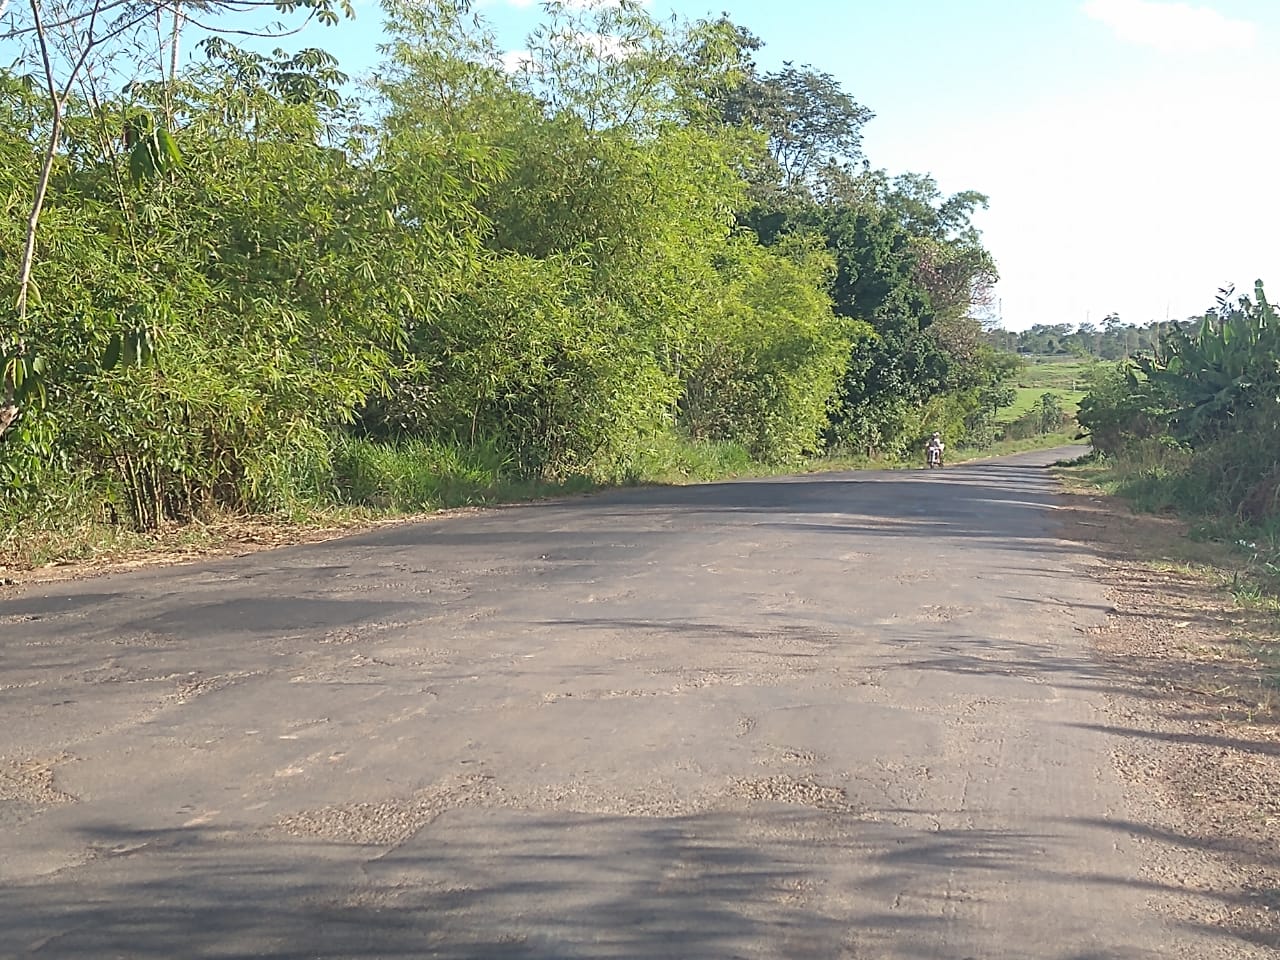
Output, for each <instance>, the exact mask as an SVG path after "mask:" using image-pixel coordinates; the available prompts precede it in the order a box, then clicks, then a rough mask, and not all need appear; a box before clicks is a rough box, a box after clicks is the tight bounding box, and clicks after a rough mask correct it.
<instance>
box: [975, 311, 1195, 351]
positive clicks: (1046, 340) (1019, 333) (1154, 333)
mask: <svg viewBox="0 0 1280 960" xmlns="http://www.w3.org/2000/svg"><path fill="white" fill-rule="evenodd" d="M1198 323H1199V319H1192V320H1159V321H1155V320H1153V321H1152V322H1151V323H1148V324H1146V325H1145V326H1139V325H1137V324H1131V323H1124V322H1123V321H1121V320H1120V318H1119V317H1117V316H1116V315H1115V314H1111V315H1109V316H1107V317H1106V318H1104V319H1103V321H1102V323H1101V324H1096V323H1081V324H1078V325H1072V324H1069V323H1054V324H1046V323H1038V324H1036V325H1035V326H1033V327H1031V328H1030V329H1028V330H1005V329H1002V328H1000V327H997V328H996V329H994V330H989V331H988V332H987V340H988V342H989V343H990V344H991V346H993V347H995V348H996V349H997V350H1004V351H1008V352H1009V353H1017V354H1022V355H1024V356H1044V357H1052V356H1088V357H1097V358H1098V359H1100V360H1123V359H1124V358H1125V357H1135V356H1138V355H1141V354H1151V355H1154V354H1156V353H1158V352H1159V350H1160V344H1161V342H1162V339H1163V338H1164V336H1165V335H1166V334H1168V333H1169V332H1170V331H1172V330H1176V329H1183V330H1185V329H1189V328H1191V327H1194V326H1195V325H1196V324H1198Z"/></svg>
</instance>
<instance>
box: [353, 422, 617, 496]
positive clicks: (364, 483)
mask: <svg viewBox="0 0 1280 960" xmlns="http://www.w3.org/2000/svg"><path fill="white" fill-rule="evenodd" d="M333 477H334V494H335V499H336V501H337V503H338V504H340V505H344V506H364V507H371V508H374V509H376V510H379V511H385V512H389V513H415V512H420V511H423V510H436V509H442V508H448V507H463V506H479V505H483V504H489V503H498V502H502V501H510V500H521V499H528V498H531V497H536V496H540V495H545V494H549V493H557V492H560V493H566V492H575V491H581V490H585V489H589V488H590V487H591V486H593V481H592V480H591V479H590V478H588V477H573V478H570V479H568V480H566V481H564V482H561V483H555V484H551V483H543V482H539V481H536V480H522V479H520V478H519V477H518V470H517V464H516V462H515V459H514V457H512V456H511V455H510V454H509V453H508V452H507V451H506V450H504V449H503V448H502V447H501V446H500V445H499V444H497V443H494V442H491V441H481V442H478V443H474V444H465V445H464V444H448V443H440V442H436V441H430V440H419V439H406V440H400V441H395V442H385V441H376V440H369V439H364V438H355V437H346V438H343V439H341V440H339V441H338V443H337V446H336V448H335V450H334V455H333Z"/></svg>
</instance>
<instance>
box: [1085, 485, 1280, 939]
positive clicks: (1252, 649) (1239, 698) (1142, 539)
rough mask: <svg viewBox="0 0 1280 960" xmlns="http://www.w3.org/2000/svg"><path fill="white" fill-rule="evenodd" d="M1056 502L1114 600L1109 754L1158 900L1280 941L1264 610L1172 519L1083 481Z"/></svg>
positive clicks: (1277, 747)
mask: <svg viewBox="0 0 1280 960" xmlns="http://www.w3.org/2000/svg"><path fill="white" fill-rule="evenodd" d="M1060 516H1061V517H1062V519H1063V531H1062V536H1063V537H1064V538H1065V539H1068V540H1070V541H1073V542H1076V543H1079V544H1081V545H1082V546H1084V547H1085V548H1087V550H1088V551H1089V553H1090V555H1091V556H1093V557H1094V561H1093V563H1092V564H1091V569H1090V573H1091V575H1092V576H1093V577H1094V578H1096V579H1097V580H1098V581H1100V582H1101V583H1102V584H1103V585H1104V587H1105V590H1106V595H1107V599H1108V603H1109V604H1110V608H1109V610H1108V611H1107V617H1106V621H1105V623H1104V624H1103V625H1101V626H1099V627H1096V628H1093V629H1091V630H1090V631H1089V633H1090V640H1091V643H1092V646H1093V649H1094V651H1095V654H1096V656H1097V657H1098V658H1099V659H1100V660H1101V662H1102V663H1103V664H1104V665H1105V666H1106V668H1107V670H1108V672H1109V674H1110V675H1111V676H1113V677H1114V678H1115V679H1116V683H1115V684H1114V690H1113V691H1112V692H1110V694H1109V696H1108V713H1109V721H1108V722H1109V725H1110V727H1111V728H1112V729H1111V730H1110V731H1109V732H1111V733H1112V734H1113V735H1114V738H1115V743H1116V747H1115V749H1114V751H1113V759H1114V762H1115V764H1116V767H1117V770H1118V772H1119V774H1120V776H1121V778H1122V779H1123V781H1124V782H1125V784H1126V786H1127V788H1128V789H1127V793H1128V796H1129V804H1128V807H1129V808H1128V810H1127V811H1125V814H1124V818H1125V819H1126V820H1127V824H1126V828H1127V830H1128V832H1129V833H1130V834H1131V835H1132V836H1133V837H1134V838H1135V839H1136V840H1137V841H1138V842H1139V844H1140V846H1141V848H1142V850H1143V854H1144V868H1145V876H1144V879H1145V880H1146V881H1147V882H1148V884H1149V887H1150V890H1151V899H1152V905H1153V907H1154V908H1155V909H1156V910H1158V911H1159V912H1160V913H1162V914H1163V915H1164V916H1165V917H1166V918H1167V919H1169V920H1170V921H1172V922H1174V923H1177V924H1180V925H1185V926H1189V927H1192V928H1196V929H1200V930H1212V931H1217V932H1224V933H1230V934H1232V935H1233V936H1235V937H1237V938H1239V941H1243V942H1241V943H1240V947H1241V948H1242V950H1244V951H1247V950H1248V949H1249V948H1248V947H1247V946H1246V943H1247V944H1252V945H1254V946H1256V947H1263V948H1277V947H1280V689H1278V688H1277V681H1278V679H1280V677H1278V667H1277V658H1276V657H1275V656H1274V654H1272V653H1269V652H1268V646H1270V648H1271V649H1272V650H1274V648H1275V646H1276V644H1277V642H1278V641H1277V639H1276V637H1275V632H1276V623H1275V619H1274V614H1271V615H1268V613H1267V612H1266V611H1264V610H1260V609H1251V608H1249V607H1248V606H1245V605H1243V604H1241V603H1240V602H1238V600H1237V598H1236V596H1235V594H1234V593H1233V591H1232V589H1231V581H1230V574H1229V572H1228V571H1226V569H1225V568H1224V567H1223V566H1222V563H1223V562H1224V557H1223V556H1221V555H1215V551H1214V549H1213V548H1212V547H1211V546H1209V545H1202V544H1195V543H1192V542H1190V541H1189V540H1188V539H1187V538H1186V530H1185V528H1184V527H1183V525H1181V524H1180V523H1178V522H1176V521H1172V520H1168V519H1164V518H1158V517H1150V516H1141V515H1135V514H1133V513H1131V512H1130V511H1129V510H1128V509H1127V508H1126V507H1125V506H1124V505H1123V504H1122V503H1121V502H1120V501H1117V500H1114V499H1112V498H1108V497H1103V496H1100V495H1081V494H1072V495H1069V496H1067V497H1066V503H1065V505H1064V508H1063V509H1062V511H1061V514H1060ZM1215 561H1216V562H1215ZM1232 955H1233V956H1238V955H1246V954H1244V953H1241V954H1232Z"/></svg>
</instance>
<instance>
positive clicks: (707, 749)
mask: <svg viewBox="0 0 1280 960" xmlns="http://www.w3.org/2000/svg"><path fill="white" fill-rule="evenodd" d="M1059 455H1060V454H1059ZM1054 459H1055V454H1054V453H1049V454H1043V453H1041V454H1025V455H1020V456H1016V457H1010V458H1005V459H1002V460H998V461H988V462H985V463H979V464H973V465H967V466H959V467H953V468H949V469H948V470H946V471H945V472H943V473H941V474H939V473H936V472H924V471H901V472H868V473H857V474H823V475H814V476H805V477H796V478H783V479H767V480H756V481H743V482H735V483H723V484H712V485H705V486H696V487H680V488H647V489H635V490H624V491H619V492H615V493H609V494H607V495H603V496H597V497H592V498H587V499H578V500H567V501H558V502H550V503H543V504H537V505H530V506H520V507H511V508H502V509H495V510H491V511H485V512H482V513H480V514H477V515H472V516H464V517H455V518H448V519H440V520H436V521H431V522H427V523H421V524H414V525H405V526H399V527H391V528H385V529H382V530H380V531H377V532H374V533H369V534H365V535H361V536H356V537H352V538H347V539H342V540H334V541H329V542H326V543H320V544H311V545H306V546H300V547H293V548H288V549H284V550H278V551H273V552H269V553H261V554H256V555H253V556H249V557H244V558H238V559H227V560H220V561H217V562H212V563H204V564H199V565H193V566H184V567H176V568H169V569H165V570H159V571H157V570H148V571H142V572H135V573H128V574H120V575H116V576H108V577H102V578H98V579H93V580H85V581H79V582H68V583H62V584H52V585H43V586H39V587H34V588H28V589H27V590H25V591H24V592H22V593H20V594H19V595H17V596H16V597H13V598H11V599H7V600H4V601H2V602H0V884H2V889H3V898H2V899H0V955H3V956H14V957H27V956H38V957H46V956H48V957H68V958H81V957H84V958H88V957H93V958H102V957H130V958H172V957H200V958H205V957H208V958H214V957H217V958H223V957H271V958H300V960H301V958H326V960H328V958H399V957H441V958H491V957H492V958H522V960H523V958H530V960H532V958H537V960H562V958H624V957H625V958H660V957H662V958H666V957H679V958H695V957H696V958H703V957H705V958H725V960H728V958H752V960H754V958H800V957H806V958H807V957H813V958H826V957H846V958H874V960H898V958H902V960H906V958H912V960H918V958H947V960H966V958H969V960H979V958H980V960H1003V958H1054V960H1086V958H1090V960H1103V958H1106V960H1120V958H1125V960H1128V958H1143V960H1146V958H1157V957H1160V958H1165V957H1171V956H1173V957H1176V956H1185V957H1216V956H1221V957H1236V956H1243V954H1240V953H1238V952H1234V951H1235V950H1236V949H1237V948H1238V944H1236V945H1233V943H1232V942H1230V941H1228V940H1226V939H1223V938H1222V935H1220V934H1217V933H1215V932H1214V931H1211V930H1204V929H1196V928H1193V927H1191V926H1185V927H1180V926H1178V925H1177V924H1175V923H1174V922H1172V921H1169V920H1162V919H1160V918H1159V917H1158V916H1157V915H1156V913H1155V912H1154V911H1153V910H1152V909H1150V906H1149V903H1148V901H1149V897H1150V895H1151V893H1152V891H1151V882H1150V880H1144V879H1142V870H1141V863H1140V862H1139V861H1140V850H1139V849H1138V844H1137V843H1136V842H1135V840H1134V838H1133V837H1132V836H1131V833H1130V831H1129V830H1128V829H1127V828H1126V821H1125V820H1124V817H1123V810H1124V804H1125V802H1126V798H1125V796H1124V793H1123V787H1122V786H1121V784H1120V782H1119V780H1118V779H1117V777H1116V774H1115V772H1114V770H1113V766H1112V763H1111V760H1110V754H1111V750H1112V749H1113V747H1114V746H1115V744H1114V742H1113V740H1112V735H1111V734H1109V733H1108V732H1107V726H1106V723H1105V718H1104V711H1105V699H1106V696H1107V690H1108V683H1109V680H1108V677H1107V675H1106V673H1105V671H1104V670H1103V668H1101V667H1100V666H1099V665H1098V664H1097V662H1095V661H1094V660H1093V659H1092V658H1091V656H1090V654H1089V651H1088V646H1087V643H1086V640H1085V638H1084V637H1083V636H1082V631H1083V630H1085V629H1087V628H1089V627H1092V626H1096V625H1098V624H1099V623H1101V622H1102V620H1103V618H1104V617H1105V613H1106V610H1107V604H1106V601H1105V600H1104V598H1103V595H1102V593H1101V587H1100V586H1099V585H1097V584H1096V583H1094V582H1093V581H1091V580H1090V579H1089V578H1088V576H1087V575H1086V574H1085V572H1084V569H1085V565H1086V564H1087V563H1088V562H1089V558H1088V557H1087V556H1084V555H1083V554H1082V553H1081V550H1082V549H1083V548H1081V547H1079V546H1078V545H1073V544H1071V543H1069V542H1067V541H1065V540H1062V539H1059V537H1058V530H1057V525H1056V520H1055V516H1054V511H1055V506H1056V496H1057V495H1056V493H1055V491H1054V485H1053V481H1052V479H1051V477H1050V476H1049V473H1048V471H1047V470H1046V469H1044V466H1045V465H1046V464H1048V463H1050V462H1052V461H1053V460H1054Z"/></svg>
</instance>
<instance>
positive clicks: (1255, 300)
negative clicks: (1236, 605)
mask: <svg viewBox="0 0 1280 960" xmlns="http://www.w3.org/2000/svg"><path fill="white" fill-rule="evenodd" d="M1078 416H1079V421H1080V423H1081V424H1082V425H1083V426H1084V427H1085V428H1087V429H1088V431H1089V433H1090V435H1091V437H1092V440H1093V445H1094V448H1095V449H1096V451H1097V452H1098V454H1099V455H1101V456H1103V457H1105V458H1107V459H1108V461H1109V462H1110V463H1111V464H1112V466H1113V470H1114V473H1115V475H1116V478H1117V480H1116V482H1117V485H1118V487H1119V488H1120V489H1121V490H1122V492H1125V493H1127V494H1129V495H1130V496H1132V497H1134V498H1135V499H1136V500H1137V502H1138V503H1139V504H1140V505H1142V506H1144V507H1147V508H1149V509H1156V510H1169V509H1172V510H1177V511H1180V512H1184V513H1189V514H1193V515H1196V516H1199V517H1203V518H1207V519H1209V520H1211V521H1212V522H1213V523H1214V524H1215V525H1216V526H1217V527H1218V528H1220V529H1225V530H1227V531H1232V530H1237V529H1240V528H1241V525H1243V527H1247V528H1248V529H1249V532H1248V533H1247V534H1242V539H1243V540H1244V541H1245V542H1247V543H1248V544H1249V547H1250V549H1263V550H1265V551H1268V557H1269V560H1268V562H1269V563H1277V562H1280V313H1278V312H1277V309H1276V306H1275V305H1274V304H1272V303H1271V302H1270V301H1268V300H1267V296H1266V291H1265V290H1264V288H1263V285H1262V283H1261V282H1259V283H1258V284H1257V286H1256V287H1255V289H1254V291H1253V293H1252V295H1244V296H1236V295H1235V294H1234V293H1233V292H1232V291H1229V290H1228V291H1222V292H1221V293H1220V295H1219V297H1218V301H1217V304H1216V306H1215V307H1214V308H1212V309H1211V310H1209V311H1208V312H1207V313H1206V314H1205V315H1204V317H1203V318H1202V319H1201V320H1200V321H1199V322H1198V323H1197V324H1192V325H1177V326H1175V327H1173V328H1170V329H1168V330H1167V331H1165V333H1164V335H1163V336H1162V337H1161V338H1160V340H1159V342H1158V343H1157V344H1156V348H1155V349H1154V350H1152V351H1151V352H1148V353H1142V354H1139V355H1137V356H1136V357H1134V358H1132V359H1130V360H1125V361H1121V362H1119V363H1116V364H1110V365H1104V366H1101V367H1099V368H1098V370H1097V371H1096V373H1095V374H1094V376H1093V378H1092V384H1091V389H1090V391H1089V394H1088V395H1087V396H1086V397H1085V398H1084V400H1083V401H1082V402H1081V404H1080V410H1079V414H1078ZM1259 543H1263V544H1265V546H1263V547H1259ZM1277 571H1280V567H1276V568H1275V570H1273V572H1277Z"/></svg>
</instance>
